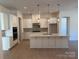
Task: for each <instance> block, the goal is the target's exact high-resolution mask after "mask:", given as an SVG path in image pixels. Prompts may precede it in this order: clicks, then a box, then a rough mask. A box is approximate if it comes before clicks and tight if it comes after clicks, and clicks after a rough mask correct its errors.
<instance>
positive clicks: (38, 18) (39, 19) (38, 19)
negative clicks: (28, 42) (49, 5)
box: [37, 4, 40, 22]
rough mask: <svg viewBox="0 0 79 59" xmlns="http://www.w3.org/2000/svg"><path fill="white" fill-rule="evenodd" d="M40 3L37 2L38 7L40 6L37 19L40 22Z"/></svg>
mask: <svg viewBox="0 0 79 59" xmlns="http://www.w3.org/2000/svg"><path fill="white" fill-rule="evenodd" d="M39 6H40V5H39V4H37V8H38V18H37V20H38V22H39V21H40V10H39Z"/></svg>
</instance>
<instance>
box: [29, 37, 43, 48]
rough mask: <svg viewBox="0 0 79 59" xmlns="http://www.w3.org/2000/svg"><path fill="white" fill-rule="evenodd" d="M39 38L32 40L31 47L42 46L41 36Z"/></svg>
mask: <svg viewBox="0 0 79 59" xmlns="http://www.w3.org/2000/svg"><path fill="white" fill-rule="evenodd" d="M39 39H40V40H39ZM39 39H38V38H35V39H33V40H30V48H41V47H42V41H41V38H39Z"/></svg>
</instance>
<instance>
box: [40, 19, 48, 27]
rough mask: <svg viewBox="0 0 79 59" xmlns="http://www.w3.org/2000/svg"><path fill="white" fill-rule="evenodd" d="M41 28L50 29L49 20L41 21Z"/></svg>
mask: <svg viewBox="0 0 79 59" xmlns="http://www.w3.org/2000/svg"><path fill="white" fill-rule="evenodd" d="M40 27H41V28H48V20H47V19H40Z"/></svg>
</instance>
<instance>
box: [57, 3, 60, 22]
mask: <svg viewBox="0 0 79 59" xmlns="http://www.w3.org/2000/svg"><path fill="white" fill-rule="evenodd" d="M57 7H58V13H60V4H57ZM57 19H58V22H59V21H60V19H59V15H58V16H57Z"/></svg>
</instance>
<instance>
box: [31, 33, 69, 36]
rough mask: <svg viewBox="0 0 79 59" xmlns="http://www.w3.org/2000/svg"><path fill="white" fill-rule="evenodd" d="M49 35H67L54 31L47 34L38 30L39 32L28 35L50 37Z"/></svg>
mask: <svg viewBox="0 0 79 59" xmlns="http://www.w3.org/2000/svg"><path fill="white" fill-rule="evenodd" d="M51 36H54V37H56V36H68V35H65V34H60V33H54V34H48V33H47V32H40V33H31V35H30V37H51Z"/></svg>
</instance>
